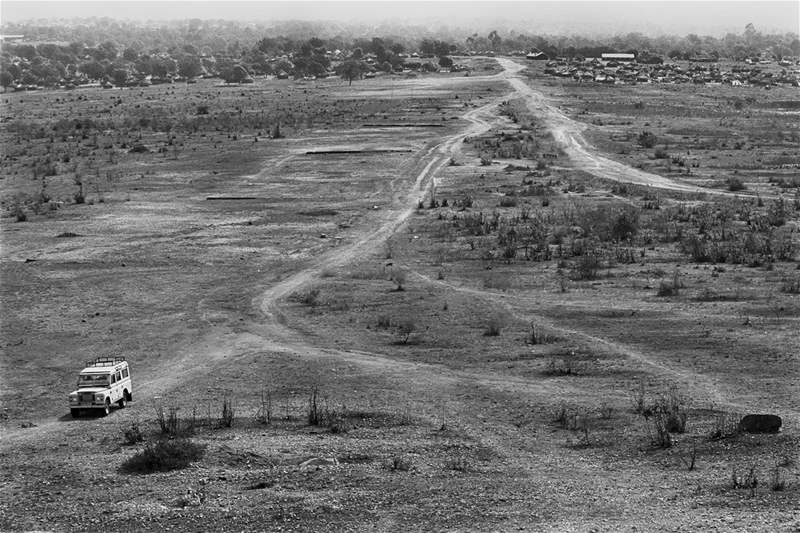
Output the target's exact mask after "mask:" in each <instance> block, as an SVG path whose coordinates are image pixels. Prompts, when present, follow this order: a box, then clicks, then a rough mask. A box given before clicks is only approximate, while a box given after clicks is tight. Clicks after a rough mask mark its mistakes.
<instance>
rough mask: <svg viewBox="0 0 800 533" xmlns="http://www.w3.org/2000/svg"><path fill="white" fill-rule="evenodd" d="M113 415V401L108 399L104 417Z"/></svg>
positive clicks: (104, 408)
mask: <svg viewBox="0 0 800 533" xmlns="http://www.w3.org/2000/svg"><path fill="white" fill-rule="evenodd" d="M110 413H111V400H109V399H108V398H106V405H105V407H103V416H108V415H109V414H110Z"/></svg>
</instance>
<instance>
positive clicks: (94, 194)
mask: <svg viewBox="0 0 800 533" xmlns="http://www.w3.org/2000/svg"><path fill="white" fill-rule="evenodd" d="M475 61H476V66H477V67H478V70H477V71H475V72H473V73H472V75H471V76H469V77H462V76H455V75H449V76H444V75H434V76H430V77H424V78H415V79H403V78H399V77H393V78H377V79H375V80H364V81H363V82H356V83H354V84H353V85H352V86H348V85H346V84H345V83H343V82H341V81H340V80H327V81H318V82H313V83H294V82H288V81H266V80H258V81H257V83H256V84H254V85H253V86H246V87H217V86H215V85H213V84H211V83H210V82H205V85H204V84H203V83H201V84H198V85H196V86H185V87H184V86H178V85H176V86H170V87H169V88H163V86H159V87H152V88H147V89H134V90H120V91H116V90H113V91H96V92H70V93H65V92H52V93H50V92H43V93H37V94H24V95H22V96H20V95H19V94H6V95H3V102H4V105H3V113H4V124H3V131H2V135H3V138H2V142H3V146H4V158H5V159H4V165H3V173H2V180H3V202H4V206H6V208H7V209H8V210H9V212H12V211H13V210H14V209H16V208H17V207H18V206H19V207H21V208H23V212H24V213H25V214H26V215H27V221H24V222H15V219H14V218H4V219H3V242H2V250H3V252H2V288H1V289H0V290H1V291H2V292H1V293H0V294H2V304H3V312H2V313H3V315H2V318H3V327H2V346H3V355H2V359H0V362H2V369H0V375H1V376H2V382H1V385H2V390H0V395H2V396H0V398H2V402H3V414H2V416H3V420H2V438H1V439H0V465H1V466H0V467H1V468H2V470H3V472H8V473H9V474H10V475H7V476H4V479H3V480H2V481H0V529H2V530H33V529H39V530H41V529H45V530H57V531H62V530H65V531H84V530H87V529H99V528H104V529H110V530H164V529H172V530H187V531H189V530H199V529H204V530H210V529H213V530H220V531H228V530H230V531H234V530H236V531H242V530H245V531H254V530H270V531H273V530H286V531H293V530H296V531H308V530H320V529H321V530H337V531H338V530H342V531H348V530H352V531H364V530H375V531H393V530H404V531H429V530H464V531H466V530H473V531H485V530H504V531H505V530H531V531H570V530H574V531H588V530H597V531H605V530H631V531H633V530H696V531H741V530H751V531H755V530H762V531H780V530H785V531H791V530H795V529H796V528H797V526H798V520H799V516H798V513H800V509H798V507H797V501H798V497H797V496H798V487H799V486H800V478H799V477H798V474H799V471H798V460H800V458H798V453H797V452H798V436H797V435H798V433H797V428H798V423H800V416H799V415H800V409H799V408H800V405H798V403H799V402H800V390H798V385H797V383H798V377H800V376H798V370H799V368H798V359H797V357H798V349H799V348H800V340H799V339H798V335H797V331H798V316H799V314H798V311H799V310H800V303H799V302H798V298H797V293H798V291H800V289H797V287H798V283H800V282H798V279H800V278H798V268H797V265H798V263H797V246H800V242H798V238H799V237H798V232H797V222H798V202H797V201H796V200H795V191H796V190H797V188H796V187H793V186H791V185H790V186H788V187H784V186H770V185H769V180H762V179H756V178H754V177H753V176H755V175H756V174H758V175H763V176H766V175H767V174H766V173H767V172H778V171H780V174H781V176H780V177H781V179H783V180H790V179H791V178H792V176H795V177H796V173H795V174H792V173H791V172H787V171H786V169H785V168H784V169H775V168H772V167H770V168H769V169H761V170H758V171H757V170H756V169H755V168H753V169H750V170H748V173H747V174H746V175H747V177H746V179H745V182H746V185H747V189H746V190H744V191H730V190H728V189H727V188H725V187H722V186H720V185H719V184H718V183H717V182H716V181H714V180H710V178H709V179H700V177H698V174H701V175H705V174H703V173H707V174H708V175H709V176H710V175H711V174H712V173H713V174H714V176H715V178H714V179H715V180H717V181H719V180H723V179H724V178H725V177H727V176H728V174H733V172H735V171H737V170H738V171H740V172H742V171H743V169H744V168H745V165H744V161H743V160H744V159H745V157H744V156H745V154H744V153H743V152H742V153H741V154H740V153H739V152H737V156H736V157H738V158H739V159H737V160H736V162H732V163H730V164H729V166H728V167H725V169H717V168H716V167H713V164H714V163H712V161H716V160H717V159H718V158H719V154H717V153H716V152H711V151H708V150H721V149H723V147H721V146H718V147H716V148H713V149H705V150H707V151H704V152H702V151H701V152H700V153H701V154H703V155H702V157H701V158H700V165H699V166H698V167H691V166H690V167H689V168H691V173H689V174H686V172H685V170H684V172H683V173H681V172H678V171H677V170H675V169H672V170H668V169H666V168H662V167H661V166H659V165H660V164H659V162H658V161H660V160H655V159H653V160H650V159H649V156H648V154H649V152H648V151H646V150H642V149H640V148H637V147H636V146H635V136H634V134H635V135H638V133H639V130H640V129H642V128H644V127H650V126H645V122H647V123H649V124H656V123H657V122H656V121H660V122H659V126H658V128H659V129H656V126H652V128H653V131H654V132H655V134H656V135H657V136H658V137H659V138H662V137H664V136H667V135H672V136H675V135H678V134H677V133H674V132H673V133H670V131H671V130H670V128H672V129H673V130H674V129H676V128H686V127H688V126H686V124H684V123H685V122H686V119H685V117H684V116H683V115H681V116H678V117H673V116H672V115H669V114H668V113H666V112H665V111H659V112H658V113H654V114H653V115H652V116H648V114H647V113H648V111H649V110H651V108H652V104H651V103H650V101H651V100H653V101H656V100H658V99H659V98H668V97H669V98H672V97H674V98H680V95H679V94H677V93H674V91H673V90H672V88H661V89H658V88H655V87H638V86H637V87H619V88H602V89H601V90H602V91H603V93H602V94H603V96H600V93H593V92H591V90H590V89H588V88H586V87H583V86H577V85H571V84H562V85H558V86H556V85H554V84H553V82H552V80H548V79H545V78H541V77H539V76H538V75H537V74H536V71H535V69H534V70H532V71H531V70H527V71H524V70H523V68H524V66H523V65H518V64H516V63H514V62H511V61H507V60H504V59H503V60H501V61H500V64H501V65H502V66H503V67H504V68H505V71H504V72H502V73H500V72H499V70H498V68H497V65H496V64H495V63H494V62H493V61H491V60H481V59H479V60H475ZM491 65H494V67H493V70H487V71H483V70H482V69H483V68H486V67H490V66H491ZM688 89H689V91H690V93H692V94H693V95H694V96H696V98H695V97H694V96H693V97H692V98H684V99H683V100H682V102H685V103H684V104H683V105H685V106H686V109H687V111H686V112H685V114H694V115H698V116H699V114H698V113H696V110H697V109H706V107H707V106H706V105H705V101H704V100H703V95H704V94H705V93H703V90H700V89H695V88H688ZM615 90H616V91H618V92H614V91H615ZM705 91H708V93H709V94H711V92H712V89H705ZM694 93H699V94H696V95H695V94H694ZM773 94H774V93H770V96H769V98H772V97H773ZM752 96H753V97H755V98H757V101H759V102H760V101H762V100H760V99H761V98H762V97H763V96H764V93H762V92H761V91H760V90H758V91H757V93H755V94H753V95H752ZM578 98H580V99H581V104H580V105H581V106H584V107H586V108H588V109H589V111H588V112H589V113H599V112H600V111H598V110H596V109H595V108H598V109H599V107H600V106H602V105H603V102H609V104H608V105H611V104H612V103H614V102H617V100H615V99H619V102H628V101H638V100H636V99H637V98H638V99H641V100H642V101H643V102H645V103H644V104H643V106H642V107H641V108H639V107H635V108H634V109H635V110H636V112H635V113H633V112H631V114H635V118H633V119H629V118H627V113H628V112H627V111H626V112H622V111H621V110H619V109H616V108H614V109H610V108H608V109H606V108H603V110H602V113H604V115H603V116H602V119H599V120H602V121H603V125H600V124H594V125H587V124H586V123H587V122H591V120H588V119H587V118H586V117H585V116H583V115H582V114H581V113H580V112H579V111H576V109H577V107H575V108H573V107H571V105H570V104H569V102H571V101H572V100H571V99H574V100H576V101H577V100H578ZM709 98H710V96H709ZM776 98H778V99H779V100H780V99H784V98H785V99H790V98H796V97H792V96H791V95H784V96H776ZM769 101H771V100H769ZM616 105H623V104H622V103H619V104H616ZM201 106H207V109H201V108H200V107H201ZM693 106H694V107H693ZM753 106H755V104H753ZM763 107H764V108H765V109H772V108H771V107H770V106H768V105H765V106H763ZM560 109H561V110H564V111H565V112H564V113H562V112H561V111H560ZM626 109H627V108H626ZM692 109H694V110H695V112H694V113H692ZM204 111H205V112H207V114H206V113H205V112H204ZM751 112H752V113H754V114H756V113H757V110H755V109H754V110H752V111H751ZM720 113H722V112H721V111H720ZM763 113H767V114H769V113H771V112H769V111H763ZM759 116H761V115H759ZM23 117H24V120H23ZM99 117H104V119H105V120H106V121H107V122H104V123H103V124H90V125H87V124H86V123H82V124H81V125H80V128H78V127H77V124H76V123H75V122H72V123H69V124H60V125H59V124H58V122H59V120H62V119H63V120H65V121H66V120H72V119H76V118H87V119H92V120H95V121H99V120H100V118H99ZM614 117H618V118H616V119H615V118H614ZM576 119H577V122H576V121H575V120H576ZM718 119H719V117H718V116H716V115H715V116H714V117H711V118H709V119H708V120H710V121H712V122H713V121H716V120H718ZM159 120H161V121H164V122H165V123H164V124H159V122H158V121H159ZM609 120H610V121H611V122H613V121H614V120H620V121H622V120H633V121H634V122H632V123H631V124H626V126H625V127H626V128H627V129H629V130H631V131H632V132H633V133H631V134H630V136H629V137H628V138H627V140H626V143H627V144H626V146H628V145H630V146H631V148H629V149H628V153H627V154H620V153H618V152H619V150H614V149H612V148H610V144H608V143H610V142H620V141H612V140H607V139H612V138H613V136H614V135H618V132H616V129H615V128H616V127H611V128H609V127H607V124H608V123H609ZM698 120H699V119H698ZM765 120H766V119H765ZM769 120H773V121H779V126H780V127H779V128H778V129H779V130H781V131H789V132H791V131H796V129H797V122H796V118H793V116H792V115H787V114H774V115H773V114H769ZM154 121H155V125H154ZM640 122H641V124H640ZM679 123H680V124H679ZM742 123H744V121H741V122H739V123H738V124H739V126H738V127H740V128H741V127H742ZM277 125H279V128H280V130H281V131H280V134H281V135H280V136H279V135H276V133H277V132H276V126H277ZM167 126H169V130H168V131H165V130H167ZM698 127H702V128H704V129H705V130H709V131H710V130H712V129H713V125H712V124H711V123H704V124H701V126H698ZM59 128H60V129H59ZM87 129H88V130H89V133H88V134H86V135H84V133H85V131H86V130H87ZM774 129H775V128H772V129H769V128H761V127H756V128H753V129H752V130H747V139H748V141H747V142H749V143H751V144H752V145H757V146H759V150H762V151H763V152H764V153H765V154H769V157H777V156H778V155H780V153H781V151H787V146H786V135H787V134H784V135H782V136H781V138H780V139H778V138H777V137H776V136H775V135H771V134H769V132H770V131H774ZM705 130H704V131H705ZM681 135H683V136H684V137H690V138H693V137H691V136H692V135H700V134H699V133H694V132H691V133H686V134H685V135H684V134H681ZM95 137H96V138H95ZM273 137H275V138H273ZM668 138H669V143H668V145H669V147H676V145H678V144H679V143H680V142H683V143H688V144H691V147H688V145H687V146H681V148H680V149H681V151H683V150H684V148H687V149H689V150H690V151H692V153H697V151H698V150H701V149H700V148H698V146H697V144H696V143H693V142H692V143H690V142H689V139H688V138H687V139H681V140H680V141H679V140H678V139H677V138H674V137H668ZM256 139H257V140H256ZM138 144H141V145H144V146H147V147H148V149H149V151H148V152H144V153H135V152H133V153H132V152H131V151H130V150H131V148H133V147H134V146H136V145H138ZM670 149H672V148H670ZM675 150H677V147H676V148H675ZM581 151H583V153H585V154H587V155H586V156H582V155H581ZM791 153H793V152H790V154H791ZM53 154H58V155H57V160H55V159H56V158H55V157H50V159H51V161H49V162H48V161H46V159H47V157H48V156H52V155H53ZM715 155H716V156H717V159H714V158H713V156H715ZM795 155H796V154H795ZM586 157H589V159H590V160H591V161H593V163H591V164H590V162H589V160H587V159H586ZM731 157H733V156H731ZM764 157H767V156H764ZM67 159H68V160H67ZM728 159H731V158H728ZM65 160H66V161H65ZM598 161H599V162H600V164H595V163H597V162H598ZM606 161H607V162H606ZM653 161H655V162H653ZM770 161H771V160H770ZM751 162H752V161H751ZM614 163H617V164H619V163H622V165H620V166H619V167H618V166H615V165H614ZM640 163H642V164H640ZM758 163H760V164H765V163H764V158H763V157H762V161H760V162H758ZM36 164H39V165H41V167H36V166H35V165H36ZM48 164H54V165H55V168H54V169H52V171H53V172H51V169H47V168H44V167H45V166H46V165H48ZM752 164H753V166H754V167H755V165H756V163H752ZM770 164H772V163H770ZM775 164H778V163H775ZM781 164H783V163H781ZM630 165H634V166H637V165H638V166H639V167H640V168H631V167H630ZM737 165H738V166H737ZM676 166H677V164H676ZM709 167H710V168H713V169H714V170H710V169H709ZM748 168H749V167H748ZM620 169H621V170H620ZM642 171H648V172H642ZM651 171H652V172H655V173H656V174H652V173H649V172H651ZM762 171H763V172H762ZM51 173H52V175H50V176H47V174H51ZM76 174H77V175H78V177H79V181H81V182H82V183H83V188H84V195H85V198H84V200H85V201H84V203H75V198H74V195H75V193H76V191H78V190H79V186H78V185H77V184H76V180H75V179H74V178H75V175H76ZM717 174H718V176H717ZM737 175H741V174H737ZM42 176H45V183H46V186H45V187H43V186H42ZM709 180H710V181H709ZM630 183H635V184H636V185H631V184H630ZM647 185H653V186H654V187H650V186H647ZM43 189H44V190H43ZM705 189H710V190H711V192H713V193H716V192H722V193H725V194H706V193H705V192H704V191H705ZM42 192H44V193H45V195H46V196H49V197H50V198H48V200H47V201H43V199H42V197H41V194H42ZM731 192H737V193H738V194H741V195H742V197H738V196H734V195H731V194H728V193H731ZM754 192H759V193H760V194H761V196H762V198H761V199H757V198H755V197H754V195H753V193H754ZM21 195H22V196H21ZM781 196H783V198H782V199H779V198H780V197H781ZM59 202H60V203H59ZM445 202H446V203H445ZM51 205H54V206H58V207H50V206H51ZM17 211H18V210H17ZM106 354H108V355H116V354H121V355H125V356H126V357H127V358H128V360H129V361H130V362H131V366H132V369H133V379H134V385H135V387H136V388H135V390H134V400H135V402H133V403H132V404H131V405H129V407H128V408H126V409H125V410H117V411H115V412H114V413H112V415H111V416H109V417H107V418H86V419H79V420H73V419H71V418H69V417H68V415H67V411H68V409H67V403H66V393H67V392H69V390H70V389H71V387H72V385H73V383H74V381H75V377H74V376H75V373H76V372H77V371H78V370H79V369H80V368H81V365H82V363H83V361H84V360H86V359H89V358H91V357H94V356H97V355H106ZM315 392H316V400H317V401H316V405H317V409H316V410H315V409H312V407H313V403H312V400H313V398H314V397H315ZM224 402H225V403H226V404H227V402H231V403H232V405H233V409H234V411H235V412H234V415H233V417H232V418H228V420H227V422H228V423H226V421H225V417H223V416H222V409H223V403H224ZM159 412H163V413H164V416H165V420H164V422H165V424H164V425H165V426H166V427H165V428H163V429H162V428H160V426H159V423H158V421H157V418H158V417H157V413H159ZM753 412H756V413H761V412H765V413H775V414H778V415H780V416H782V417H783V420H784V427H783V430H782V432H781V433H779V434H772V435H747V434H736V433H735V432H733V431H732V429H733V428H734V427H735V423H736V422H737V421H738V416H739V415H740V414H743V413H753ZM171 413H174V419H176V420H177V421H176V422H175V423H174V424H173V425H172V426H170V423H169V416H170V414H171ZM666 414H671V415H676V416H677V418H678V419H680V420H682V421H683V424H677V425H682V426H683V427H680V428H678V427H671V428H670V429H672V431H668V432H666V434H665V433H664V432H663V431H662V432H659V429H663V427H662V426H659V421H660V420H661V421H662V422H663V419H662V418H663V416H664V415H666ZM228 425H230V427H228ZM134 428H136V429H138V431H139V432H140V433H141V435H142V437H143V441H142V442H134V441H137V440H138V439H137V438H135V437H136V435H135V431H134ZM168 433H171V434H168ZM170 438H171V439H173V441H174V442H178V443H180V445H184V443H185V442H187V440H184V439H189V440H191V441H193V442H195V443H198V444H200V445H201V446H203V447H204V455H203V456H202V457H201V458H199V459H197V460H196V461H194V462H193V463H192V464H191V465H190V466H188V467H187V468H184V469H177V470H172V471H166V472H156V473H146V474H142V473H131V472H129V471H126V470H125V469H124V464H125V462H126V461H127V460H128V459H130V458H131V457H132V456H134V455H136V454H137V453H140V452H141V451H142V450H143V449H144V448H145V447H146V446H153V445H155V444H156V443H158V442H163V441H165V440H166V439H170ZM309 460H310V462H309ZM690 466H692V468H689V467H690ZM734 481H736V482H734ZM754 481H755V483H754Z"/></svg>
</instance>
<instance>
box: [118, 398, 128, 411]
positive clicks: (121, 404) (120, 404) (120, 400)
mask: <svg viewBox="0 0 800 533" xmlns="http://www.w3.org/2000/svg"><path fill="white" fill-rule="evenodd" d="M127 404H128V402H127V401H126V400H125V396H124V395H123V396H122V398H120V399H119V401H118V402H117V405H119V408H120V409H125V406H126V405H127Z"/></svg>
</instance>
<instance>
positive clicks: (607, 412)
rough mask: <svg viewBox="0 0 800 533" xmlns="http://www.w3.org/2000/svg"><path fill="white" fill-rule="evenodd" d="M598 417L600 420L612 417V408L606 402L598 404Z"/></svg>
mask: <svg viewBox="0 0 800 533" xmlns="http://www.w3.org/2000/svg"><path fill="white" fill-rule="evenodd" d="M600 418H601V419H602V420H611V419H612V418H614V408H613V407H612V406H610V405H608V404H607V403H604V404H602V405H601V406H600Z"/></svg>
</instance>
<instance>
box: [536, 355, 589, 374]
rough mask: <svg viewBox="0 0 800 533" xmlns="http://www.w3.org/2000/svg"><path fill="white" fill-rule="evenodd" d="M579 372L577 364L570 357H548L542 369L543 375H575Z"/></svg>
mask: <svg viewBox="0 0 800 533" xmlns="http://www.w3.org/2000/svg"><path fill="white" fill-rule="evenodd" d="M579 373H580V372H579V370H578V366H577V365H576V363H575V362H574V361H573V360H572V358H567V359H555V358H554V359H550V361H548V363H547V367H546V368H545V369H544V370H543V371H542V374H544V375H545V376H577V375H578V374H579Z"/></svg>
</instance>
